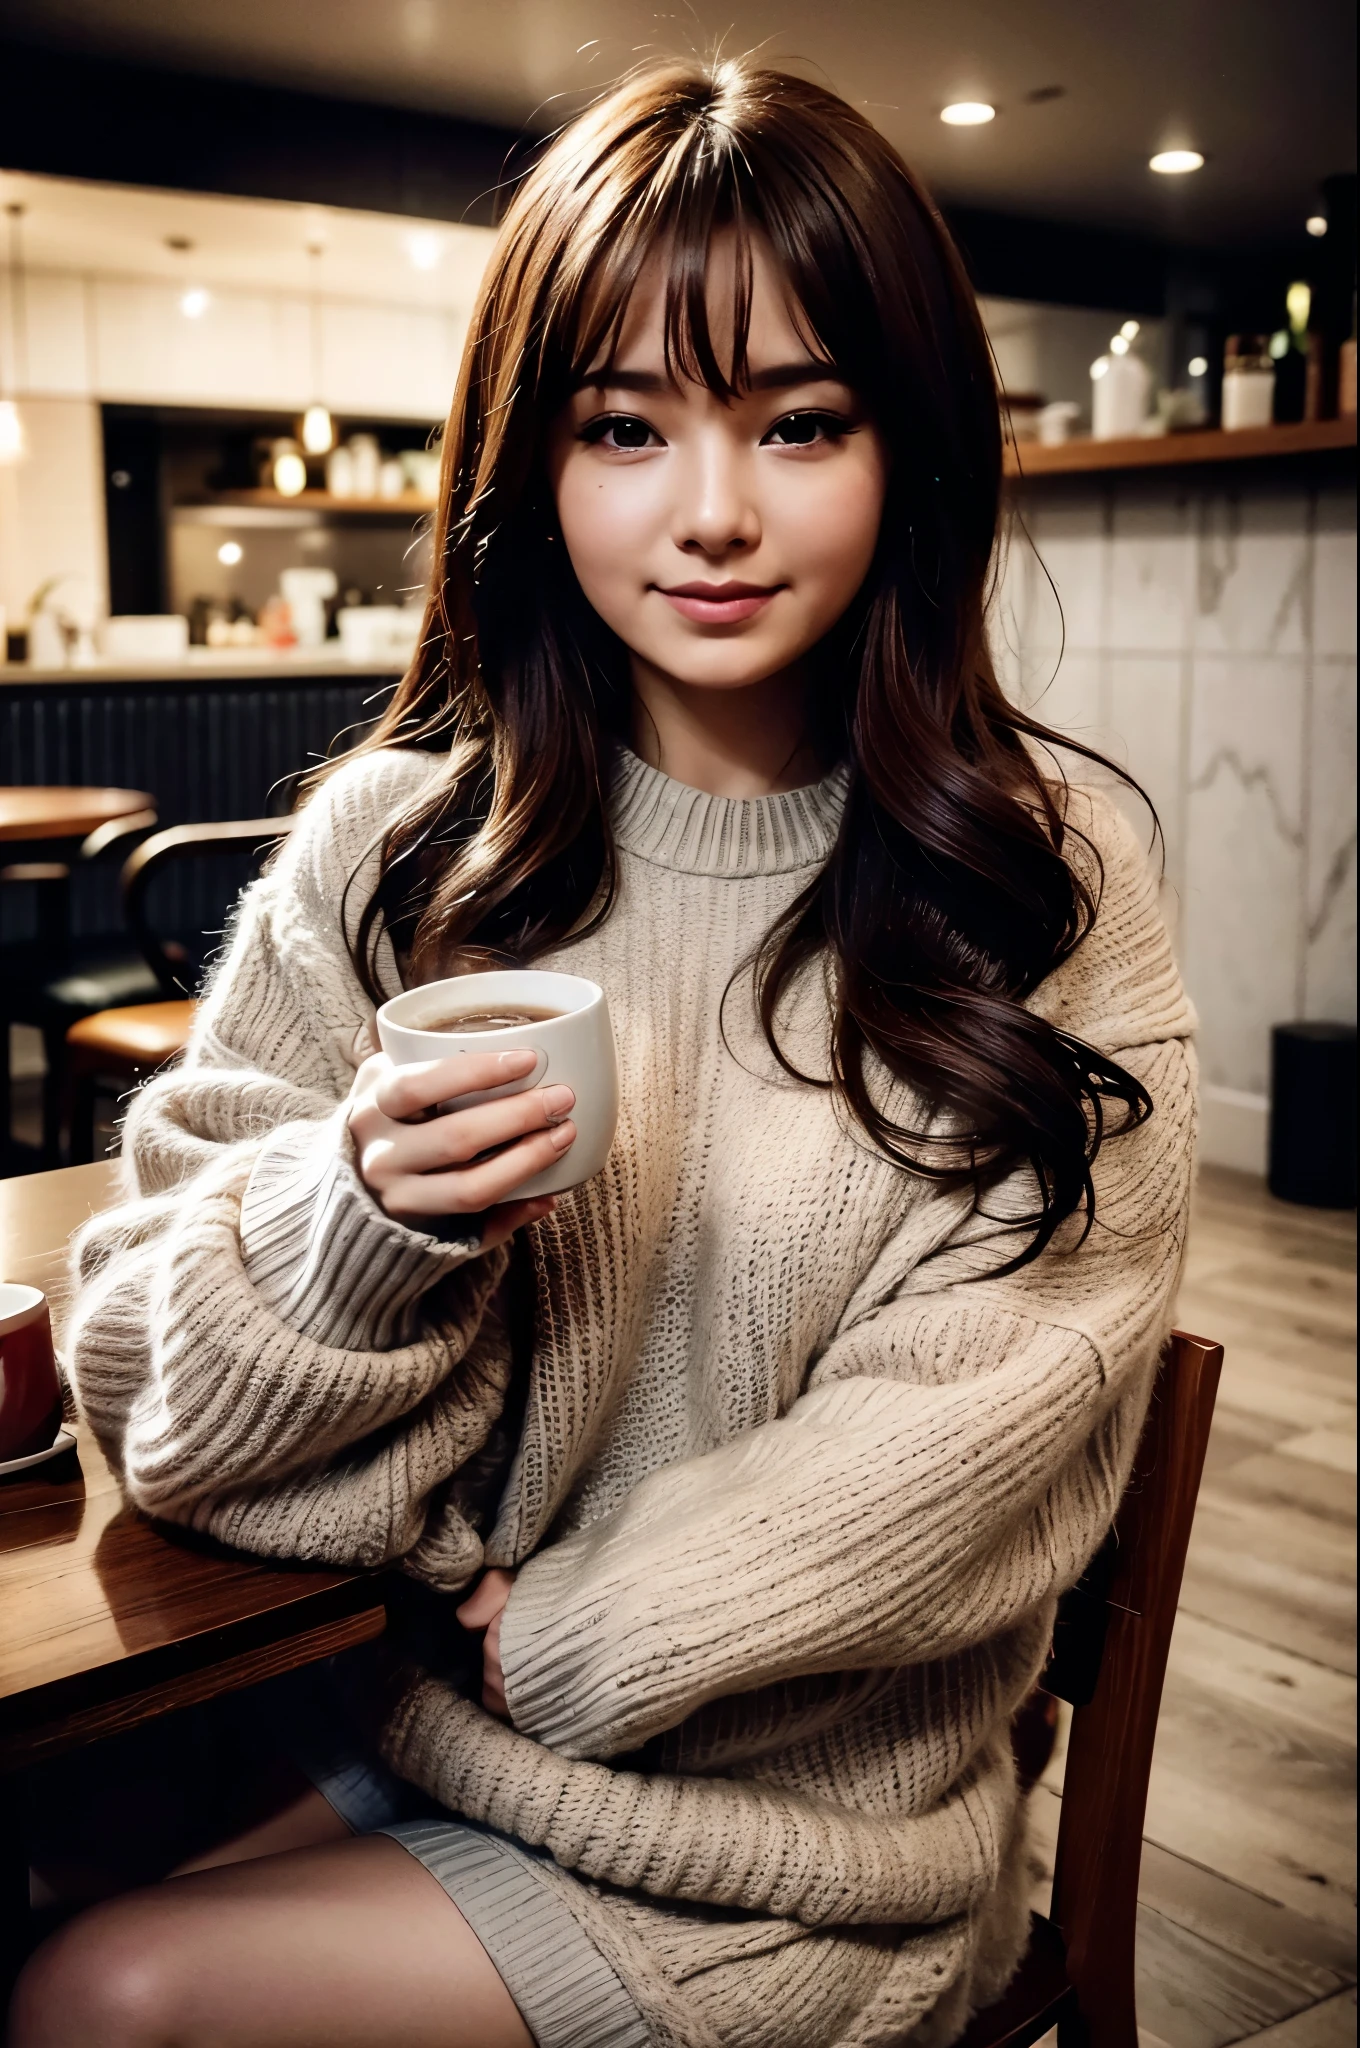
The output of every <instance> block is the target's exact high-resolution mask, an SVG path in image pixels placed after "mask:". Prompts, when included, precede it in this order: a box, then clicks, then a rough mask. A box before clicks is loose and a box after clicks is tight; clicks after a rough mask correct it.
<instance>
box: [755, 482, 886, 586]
mask: <svg viewBox="0 0 1360 2048" xmlns="http://www.w3.org/2000/svg"><path fill="white" fill-rule="evenodd" d="M789 467H790V468H793V464H790V465H789ZM886 483H887V479H886V474H885V471H884V466H883V464H882V462H881V461H880V460H879V459H878V457H877V454H876V453H871V452H870V451H867V450H866V452H865V454H864V456H862V457H861V456H860V455H859V454H858V452H856V455H855V456H854V458H853V459H847V460H845V461H838V462H827V463H819V464H813V463H808V464H807V465H806V466H805V467H803V468H802V469H801V470H800V472H799V474H798V475H797V476H796V478H794V479H793V480H791V482H790V483H789V484H788V485H786V486H785V487H784V488H783V489H776V490H775V491H774V492H772V493H771V494H770V499H771V503H770V514H769V521H770V530H771V534H772V536H773V534H774V533H775V532H777V533H778V535H779V541H780V547H781V552H782V553H783V554H784V555H785V556H786V559H787V560H788V564H789V567H790V569H792V570H793V571H794V572H795V574H797V575H799V576H801V577H802V578H803V579H804V580H805V582H806V584H807V586H808V587H809V588H810V589H811V588H816V589H817V590H818V591H819V593H820V592H825V597H826V601H827V602H829V603H836V602H839V603H840V604H841V605H846V604H848V603H849V602H850V599H851V598H852V597H853V596H854V594H855V592H856V590H858V588H859V586H860V584H861V583H862V582H863V580H864V578H865V575H866V574H867V572H868V568H869V564H870V562H871V561H872V559H873V553H874V548H875V546H876V545H877V541H878V529H879V525H880V523H881V521H882V517H883V500H884V495H885V491H886Z"/></svg>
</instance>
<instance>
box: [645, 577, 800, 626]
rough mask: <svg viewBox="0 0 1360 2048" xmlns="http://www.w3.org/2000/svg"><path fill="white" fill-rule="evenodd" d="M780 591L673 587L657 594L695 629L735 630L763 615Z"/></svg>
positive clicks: (751, 586) (737, 585) (744, 586)
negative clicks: (745, 622)
mask: <svg viewBox="0 0 1360 2048" xmlns="http://www.w3.org/2000/svg"><path fill="white" fill-rule="evenodd" d="M781 587H782V586H781V585H779V584H775V585H774V586H773V587H771V586H769V585H762V584H759V583H677V584H676V585H675V587H674V588H673V589H671V590H662V591H661V593H660V594H661V596H662V597H664V598H665V599H666V601H667V603H668V604H673V605H674V606H675V609H676V610H677V611H678V612H680V613H681V614H682V616H683V617H685V618H687V619H693V620H694V621H695V623H696V624H697V625H701V626H737V625H740V624H741V623H742V621H743V620H744V619H753V618H754V617H755V615H756V613H757V612H761V611H764V609H765V607H766V605H767V604H768V603H769V602H770V600H771V598H773V597H777V596H778V594H779V591H780V589H781Z"/></svg>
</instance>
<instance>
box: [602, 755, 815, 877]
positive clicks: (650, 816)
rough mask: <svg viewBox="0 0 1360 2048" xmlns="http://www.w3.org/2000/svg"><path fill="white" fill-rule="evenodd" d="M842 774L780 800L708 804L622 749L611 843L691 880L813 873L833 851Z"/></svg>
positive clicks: (712, 800)
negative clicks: (797, 870) (811, 869)
mask: <svg viewBox="0 0 1360 2048" xmlns="http://www.w3.org/2000/svg"><path fill="white" fill-rule="evenodd" d="M846 781H847V772H846V770H845V768H844V767H838V768H833V769H832V771H831V773H830V774H829V775H828V776H826V777H824V779H823V780H822V781H821V782H814V783H813V784H811V786H810V787H809V788H807V789H790V790H786V791H785V792H784V793H783V794H782V795H780V796H752V797H728V796H710V795H709V794H708V793H707V791H706V790H702V789H690V788H689V787H688V786H687V785H686V784H685V783H683V782H675V781H673V780H672V778H671V777H670V776H669V775H663V774H662V773H661V770H660V769H659V768H650V767H648V765H647V763H646V762H645V761H641V760H639V759H638V757H637V755H636V754H633V753H630V752H629V751H628V750H627V749H626V748H624V749H623V750H621V752H620V754H619V759H618V766H617V769H616V771H615V777H614V788H613V802H612V813H613V821H614V837H615V839H616V841H617V843H618V844H619V845H620V846H621V847H622V848H623V849H624V850H625V852H627V853H634V854H637V855H638V856H639V858H640V859H642V860H648V861H652V862H654V863H655V864H656V865H657V866H659V867H667V868H677V869H680V870H681V871H682V872H685V873H688V874H694V875H732V876H737V875H779V874H785V873H787V872H789V871H790V870H791V869H794V868H806V867H818V866H820V865H821V863H822V862H823V861H824V860H825V859H826V857H827V855H828V854H829V853H830V851H831V848H832V846H833V845H834V844H835V839H836V833H837V831H838V829H839V827H840V821H841V812H842V810H843V809H844V807H845V788H846Z"/></svg>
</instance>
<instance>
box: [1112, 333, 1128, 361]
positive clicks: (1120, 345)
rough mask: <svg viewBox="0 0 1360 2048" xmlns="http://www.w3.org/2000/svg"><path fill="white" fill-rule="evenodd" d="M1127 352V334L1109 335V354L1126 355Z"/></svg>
mask: <svg viewBox="0 0 1360 2048" xmlns="http://www.w3.org/2000/svg"><path fill="white" fill-rule="evenodd" d="M1128 352H1129V342H1128V336H1127V335H1125V334H1114V335H1111V337H1110V354H1111V355H1112V356H1126V355H1127V354H1128Z"/></svg>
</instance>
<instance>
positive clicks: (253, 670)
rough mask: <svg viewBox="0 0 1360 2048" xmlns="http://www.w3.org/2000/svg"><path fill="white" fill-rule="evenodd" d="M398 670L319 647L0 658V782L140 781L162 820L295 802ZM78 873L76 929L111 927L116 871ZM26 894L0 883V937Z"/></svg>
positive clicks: (374, 707) (80, 933)
mask: <svg viewBox="0 0 1360 2048" xmlns="http://www.w3.org/2000/svg"><path fill="white" fill-rule="evenodd" d="M400 673H401V671H400V667H399V666H398V665H397V664H396V663H395V662H392V663H384V662H381V661H377V662H366V663H364V664H363V665H359V664H357V663H355V662H352V661H349V660H346V659H345V658H344V657H343V656H341V655H339V654H338V653H336V654H331V653H330V652H328V651H322V652H320V653H317V654H314V655H300V654H288V653H281V654H274V653H267V652H260V653H255V652H254V651H253V650H245V651H236V650H232V651H227V650H223V651H221V652H218V651H216V650H212V651H209V650H206V649H204V650H198V649H193V650H191V651H190V654H189V656H188V657H187V658H186V659H184V660H182V661H177V662H165V663H155V664H152V663H146V664H144V665H142V666H140V667H129V666H127V665H115V664H111V663H102V662H95V663H91V664H90V665H88V666H84V667H76V668H63V669H56V668H50V669H49V668H33V667H28V666H26V665H23V664H17V663H6V664H0V783H7V784H17V785H21V786H22V785H32V784H47V785H51V784H86V785H89V784H93V785H99V786H106V785H112V786H116V787H118V788H123V789H139V790H147V791H149V792H150V794H151V797H152V799H153V801H154V803H155V806H156V812H157V817H158V820H159V823H160V824H161V825H163V826H165V825H181V824H199V823H206V822H217V821H219V820H225V819H233V818H260V817H265V816H267V815H273V814H275V813H278V812H280V811H284V810H287V809H288V808H289V807H290V802H291V797H292V790H293V782H294V779H295V778H296V777H297V776H298V775H299V774H300V773H301V772H302V771H304V770H305V769H307V768H309V767H312V766H314V765H315V764H316V763H317V762H318V761H321V760H324V759H325V758H326V757H327V755H329V754H333V753H340V752H343V751H344V749H345V748H346V746H348V745H352V744H353V741H354V740H355V739H356V738H357V737H358V735H359V734H360V733H361V732H362V730H363V728H364V727H365V726H366V725H367V724H369V723H370V722H371V721H372V720H373V719H374V718H375V717H376V716H377V715H378V714H379V713H380V711H381V710H382V707H383V705H384V703H385V702H386V700H387V696H388V693H389V692H390V691H391V689H392V688H393V686H394V685H395V684H396V682H397V681H398V680H399V677H400ZM73 881H74V885H75V886H74V889H73V904H72V915H73V925H72V929H73V934H74V936H75V937H76V938H78V939H79V938H81V937H93V936H97V935H103V934H107V933H109V932H111V931H116V930H117V929H118V928H119V924H120V922H121V913H120V909H119V901H118V891H117V876H116V872H110V871H109V870H108V866H107V863H105V864H103V865H102V866H100V867H99V868H98V871H91V872H90V873H88V874H87V873H83V872H80V871H77V873H76V874H75V875H74V877H73ZM24 895H25V892H24V891H23V890H22V889H20V888H3V889H0V940H2V939H6V938H13V937H19V936H22V935H23V932H24V928H25V926H26V923H27V916H28V913H27V912H26V910H25V906H24V902H23V897H24Z"/></svg>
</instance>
